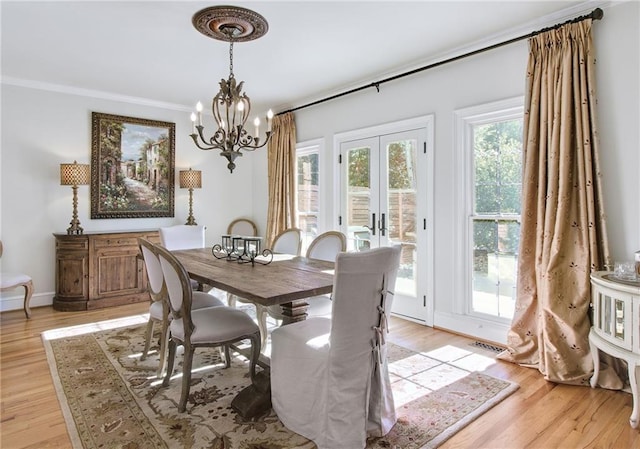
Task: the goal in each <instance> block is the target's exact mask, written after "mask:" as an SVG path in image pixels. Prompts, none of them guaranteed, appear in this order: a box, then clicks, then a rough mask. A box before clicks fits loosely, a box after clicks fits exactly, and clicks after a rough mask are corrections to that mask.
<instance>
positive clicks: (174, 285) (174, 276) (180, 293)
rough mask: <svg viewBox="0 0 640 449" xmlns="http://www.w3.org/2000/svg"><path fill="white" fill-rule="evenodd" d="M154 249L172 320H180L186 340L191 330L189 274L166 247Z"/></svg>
mask: <svg viewBox="0 0 640 449" xmlns="http://www.w3.org/2000/svg"><path fill="white" fill-rule="evenodd" d="M156 250H157V254H158V259H159V260H160V266H161V267H162V273H163V275H164V282H165V285H166V288H167V295H168V296H169V301H168V303H169V308H170V309H171V314H172V316H173V320H174V322H178V320H182V322H183V323H184V333H185V340H187V339H189V338H190V337H191V332H192V331H193V325H192V323H191V302H192V290H191V282H190V280H189V274H188V273H187V270H185V268H184V266H183V265H182V263H180V261H179V260H178V259H177V258H176V257H175V256H174V255H173V254H171V252H170V251H168V250H167V249H166V248H162V247H156Z"/></svg>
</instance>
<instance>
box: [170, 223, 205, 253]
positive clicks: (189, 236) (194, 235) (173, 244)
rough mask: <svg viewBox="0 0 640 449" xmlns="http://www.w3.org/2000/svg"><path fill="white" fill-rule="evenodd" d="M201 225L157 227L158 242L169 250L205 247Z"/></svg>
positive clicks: (203, 227)
mask: <svg viewBox="0 0 640 449" xmlns="http://www.w3.org/2000/svg"><path fill="white" fill-rule="evenodd" d="M206 230H207V227H206V226H203V225H175V226H166V227H162V228H160V229H159V232H160V242H161V244H162V246H164V247H165V248H167V249H168V250H169V251H174V250H179V249H192V248H204V247H205V231H206Z"/></svg>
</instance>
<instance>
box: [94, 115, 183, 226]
mask: <svg viewBox="0 0 640 449" xmlns="http://www.w3.org/2000/svg"><path fill="white" fill-rule="evenodd" d="M174 161H175V123H170V122H160V121H155V120H146V119H141V118H134V117H124V116H120V115H110V114H102V113H100V112H93V113H92V115H91V218H151V217H173V216H174V182H173V180H174V163H175V162H174Z"/></svg>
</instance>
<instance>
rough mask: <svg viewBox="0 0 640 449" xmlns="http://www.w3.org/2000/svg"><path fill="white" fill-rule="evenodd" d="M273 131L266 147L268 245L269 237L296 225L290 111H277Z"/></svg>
mask: <svg viewBox="0 0 640 449" xmlns="http://www.w3.org/2000/svg"><path fill="white" fill-rule="evenodd" d="M271 130H272V132H273V135H272V136H271V141H270V142H269V149H268V158H269V163H268V170H269V179H268V181H269V207H268V212H267V234H266V236H265V241H266V243H267V247H269V248H270V247H271V245H272V243H273V239H274V237H275V236H276V235H278V234H279V233H280V232H282V231H284V230H285V229H287V228H291V227H294V226H296V224H295V219H296V214H295V210H296V209H295V179H294V176H295V172H296V170H295V162H296V123H295V120H294V117H293V113H292V112H288V113H286V114H282V115H277V116H275V117H274V118H273V124H272V126H271Z"/></svg>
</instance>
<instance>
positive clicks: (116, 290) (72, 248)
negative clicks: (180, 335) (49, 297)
mask: <svg viewBox="0 0 640 449" xmlns="http://www.w3.org/2000/svg"><path fill="white" fill-rule="evenodd" d="M54 237H55V239H56V294H55V296H54V298H53V308H54V309H55V310H61V311H80V310H91V309H99V308H103V307H112V306H117V305H122V304H131V303H135V302H142V301H148V300H149V294H148V293H147V274H146V272H145V268H144V261H143V260H142V258H141V257H138V255H139V252H140V251H139V248H138V238H139V237H142V238H145V239H147V240H149V241H151V242H153V243H160V236H159V234H158V231H156V230H149V231H121V232H119V231H111V232H95V233H86V234H83V235H67V234H54Z"/></svg>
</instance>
